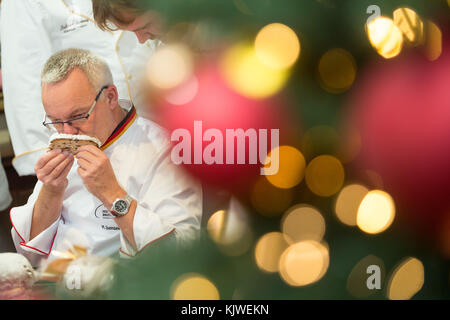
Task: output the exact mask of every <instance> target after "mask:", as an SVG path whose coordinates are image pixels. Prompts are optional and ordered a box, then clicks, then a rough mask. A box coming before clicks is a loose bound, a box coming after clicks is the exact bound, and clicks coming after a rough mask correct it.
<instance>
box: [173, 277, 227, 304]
mask: <svg viewBox="0 0 450 320" xmlns="http://www.w3.org/2000/svg"><path fill="white" fill-rule="evenodd" d="M170 296H171V299H172V300H219V298H220V295H219V290H218V289H217V288H216V286H215V285H214V283H212V282H211V280H209V279H208V278H206V277H204V276H202V275H201V274H197V273H188V274H184V275H182V276H180V277H179V278H178V279H176V280H175V281H174V283H173V284H172V287H171V289H170Z"/></svg>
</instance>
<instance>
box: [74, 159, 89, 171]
mask: <svg viewBox="0 0 450 320" xmlns="http://www.w3.org/2000/svg"><path fill="white" fill-rule="evenodd" d="M77 163H78V166H79V167H80V168H81V169H83V170H87V169H88V168H89V167H90V166H91V165H92V164H91V163H90V162H88V161H86V160H84V159H77Z"/></svg>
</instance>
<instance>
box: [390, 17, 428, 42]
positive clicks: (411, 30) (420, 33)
mask: <svg viewBox="0 0 450 320" xmlns="http://www.w3.org/2000/svg"><path fill="white" fill-rule="evenodd" d="M394 23H395V25H396V26H397V27H398V28H399V29H400V30H401V31H402V33H403V35H404V39H405V40H406V42H407V43H408V44H409V45H412V46H417V45H420V44H422V43H423V39H424V30H423V21H422V19H421V18H420V16H419V15H418V14H417V13H416V12H415V11H414V10H412V9H409V8H398V9H396V10H395V11H394Z"/></svg>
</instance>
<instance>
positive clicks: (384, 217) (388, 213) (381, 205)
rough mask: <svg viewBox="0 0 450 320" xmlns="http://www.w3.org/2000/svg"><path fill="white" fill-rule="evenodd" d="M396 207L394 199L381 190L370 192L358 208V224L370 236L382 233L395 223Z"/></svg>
mask: <svg viewBox="0 0 450 320" xmlns="http://www.w3.org/2000/svg"><path fill="white" fill-rule="evenodd" d="M394 216H395V205H394V200H393V199H392V197H391V196H390V195H389V194H388V193H386V192H384V191H381V190H372V191H369V192H368V193H367V194H366V196H365V197H364V199H363V200H362V201H361V204H360V206H359V208H358V215H357V217H356V223H357V225H358V227H359V228H360V229H361V230H362V231H364V232H366V233H370V234H375V233H380V232H383V231H384V230H386V229H387V228H389V226H390V225H391V224H392V222H393V221H394Z"/></svg>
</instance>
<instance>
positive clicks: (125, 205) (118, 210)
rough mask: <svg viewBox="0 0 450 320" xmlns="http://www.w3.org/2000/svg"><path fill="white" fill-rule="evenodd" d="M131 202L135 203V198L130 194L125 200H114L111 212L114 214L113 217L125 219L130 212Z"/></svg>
mask: <svg viewBox="0 0 450 320" xmlns="http://www.w3.org/2000/svg"><path fill="white" fill-rule="evenodd" d="M131 202H133V198H132V197H130V196H129V195H128V194H127V195H126V196H125V197H123V198H117V199H116V200H114V202H113V204H112V207H111V209H110V210H109V211H110V212H111V213H112V214H113V216H116V217H123V216H124V215H126V214H127V213H128V211H129V210H130V206H131Z"/></svg>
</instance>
